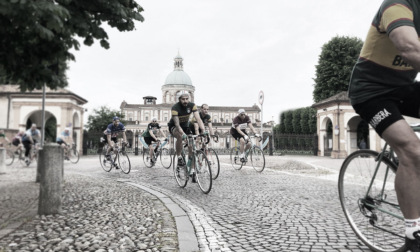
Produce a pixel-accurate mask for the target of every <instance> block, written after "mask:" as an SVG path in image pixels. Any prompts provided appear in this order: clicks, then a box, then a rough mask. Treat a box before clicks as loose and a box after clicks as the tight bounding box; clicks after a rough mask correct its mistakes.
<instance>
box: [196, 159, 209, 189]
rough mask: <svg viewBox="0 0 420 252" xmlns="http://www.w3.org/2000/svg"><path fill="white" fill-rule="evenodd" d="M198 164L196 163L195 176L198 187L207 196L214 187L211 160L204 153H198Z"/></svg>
mask: <svg viewBox="0 0 420 252" xmlns="http://www.w3.org/2000/svg"><path fill="white" fill-rule="evenodd" d="M195 156H196V158H197V162H195V164H196V167H195V176H196V178H197V183H198V186H199V187H200V189H201V191H202V192H203V193H205V194H207V193H209V192H210V190H211V186H212V181H213V178H212V175H211V168H210V163H209V160H208V159H207V157H206V154H204V152H203V151H197V152H196V155H195Z"/></svg>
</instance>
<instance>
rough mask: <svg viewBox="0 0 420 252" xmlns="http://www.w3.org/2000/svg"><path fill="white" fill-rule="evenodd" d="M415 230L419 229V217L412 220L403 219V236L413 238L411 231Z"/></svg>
mask: <svg viewBox="0 0 420 252" xmlns="http://www.w3.org/2000/svg"><path fill="white" fill-rule="evenodd" d="M416 231H420V218H418V219H414V220H409V219H405V236H407V237H408V238H409V239H411V240H414V239H415V238H414V235H413V233H414V232H416Z"/></svg>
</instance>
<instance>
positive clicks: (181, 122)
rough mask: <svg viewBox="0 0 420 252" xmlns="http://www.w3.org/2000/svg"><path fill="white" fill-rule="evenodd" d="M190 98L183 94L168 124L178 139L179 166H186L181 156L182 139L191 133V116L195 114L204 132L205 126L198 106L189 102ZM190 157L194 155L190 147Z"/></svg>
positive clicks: (174, 107)
mask: <svg viewBox="0 0 420 252" xmlns="http://www.w3.org/2000/svg"><path fill="white" fill-rule="evenodd" d="M189 99H190V96H189V95H188V94H186V93H184V94H181V95H180V96H179V98H178V100H179V102H178V103H176V104H175V105H173V106H172V109H171V111H172V118H171V120H170V121H169V123H168V128H169V132H170V133H171V134H172V135H173V136H174V137H175V138H176V146H175V148H176V155H177V158H178V166H185V165H186V164H185V162H184V159H183V158H182V156H181V152H182V139H183V136H184V135H185V134H189V133H190V128H189V124H190V121H189V119H190V114H191V113H193V115H194V118H195V120H196V121H197V123H198V125H199V127H200V129H201V130H202V131H203V132H204V124H203V122H202V121H201V118H200V115H199V114H198V111H197V106H196V105H195V104H194V103H192V102H190V101H189ZM188 149H189V154H190V155H189V156H191V154H192V149H191V146H189V148H188Z"/></svg>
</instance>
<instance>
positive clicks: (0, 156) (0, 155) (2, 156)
mask: <svg viewBox="0 0 420 252" xmlns="http://www.w3.org/2000/svg"><path fill="white" fill-rule="evenodd" d="M5 172H6V149H5V148H0V174H1V173H5Z"/></svg>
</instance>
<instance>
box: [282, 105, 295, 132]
mask: <svg viewBox="0 0 420 252" xmlns="http://www.w3.org/2000/svg"><path fill="white" fill-rule="evenodd" d="M284 133H286V134H291V133H293V110H288V111H286V112H284Z"/></svg>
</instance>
